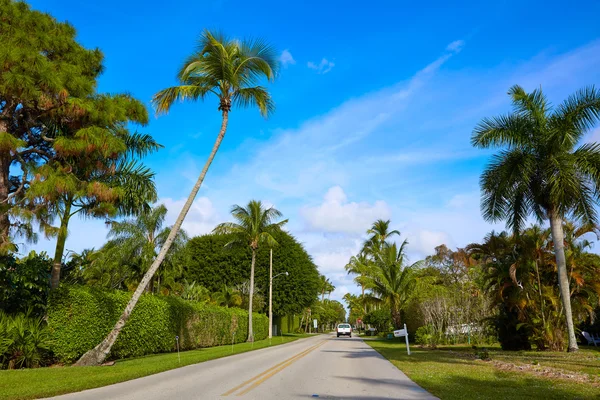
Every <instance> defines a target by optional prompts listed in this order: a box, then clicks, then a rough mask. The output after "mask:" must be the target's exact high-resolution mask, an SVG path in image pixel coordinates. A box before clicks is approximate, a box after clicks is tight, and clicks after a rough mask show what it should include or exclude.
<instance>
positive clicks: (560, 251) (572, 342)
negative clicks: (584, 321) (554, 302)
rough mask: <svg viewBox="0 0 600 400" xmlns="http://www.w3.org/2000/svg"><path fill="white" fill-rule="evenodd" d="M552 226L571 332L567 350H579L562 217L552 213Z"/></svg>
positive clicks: (564, 302) (564, 304)
mask: <svg viewBox="0 0 600 400" xmlns="http://www.w3.org/2000/svg"><path fill="white" fill-rule="evenodd" d="M550 228H551V229H552V241H553V242H554V255H555V257H556V268H557V270H558V287H559V289H560V298H561V300H562V305H563V309H564V311H565V318H566V319H567V332H568V334H569V348H568V349H567V351H577V350H579V347H578V346H577V340H576V339H575V329H574V326H573V314H572V312H571V294H570V291H569V278H568V276H567V261H566V258H565V242H564V234H563V227H562V218H561V217H560V216H557V215H554V214H552V215H550Z"/></svg>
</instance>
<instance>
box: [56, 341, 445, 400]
mask: <svg viewBox="0 0 600 400" xmlns="http://www.w3.org/2000/svg"><path fill="white" fill-rule="evenodd" d="M273 340H277V339H276V338H275V339H273ZM105 368H109V367H105ZM226 397H232V398H233V397H242V398H245V399H261V400H271V399H273V400H274V399H277V400H279V399H308V398H322V399H359V400H372V399H435V397H433V396H432V395H430V394H429V393H428V392H426V391H425V390H423V389H422V388H421V387H419V386H418V385H417V384H415V383H414V382H412V381H411V380H410V379H408V378H407V377H406V375H404V374H403V373H402V372H401V371H399V370H398V369H397V368H396V367H394V366H393V365H392V364H391V363H390V362H389V361H387V360H386V359H385V358H383V357H382V356H381V355H379V353H377V352H376V351H375V350H373V349H372V348H371V347H370V346H368V345H367V344H365V343H364V342H363V341H362V340H361V339H359V338H356V337H353V338H344V337H341V338H336V337H335V335H320V336H316V337H311V338H308V339H301V340H297V341H295V342H292V343H288V344H284V345H280V346H276V347H271V348H267V349H261V350H256V351H253V352H248V353H244V354H238V355H234V356H231V357H226V358H221V359H218V360H212V361H207V362H204V363H200V364H195V365H189V366H187V367H182V368H178V369H174V370H171V371H167V372H162V373H160V374H156V375H151V376H147V377H144V378H139V379H135V380H132V381H128V382H123V383H118V384H116V385H111V386H106V387H103V388H98V389H92V390H86V391H83V392H79V393H72V394H68V395H65V396H60V397H56V398H57V399H84V400H88V399H89V400H100V399H102V400H103V399H114V400H121V399H122V400H153V399H186V400H187V399H217V398H226Z"/></svg>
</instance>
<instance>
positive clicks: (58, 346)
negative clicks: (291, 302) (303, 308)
mask: <svg viewBox="0 0 600 400" xmlns="http://www.w3.org/2000/svg"><path fill="white" fill-rule="evenodd" d="M130 297H131V293H128V292H122V291H106V290H100V289H94V288H92V289H91V288H86V287H61V288H60V289H59V290H56V291H54V293H52V295H51V297H50V302H49V306H48V328H49V329H50V332H51V334H52V336H53V338H54V342H55V344H54V346H53V351H54V355H55V357H56V358H57V359H58V360H60V361H61V362H66V363H70V362H73V361H75V360H77V359H78V358H79V357H80V356H81V355H82V354H83V353H85V352H86V351H87V350H89V349H91V348H93V347H94V346H96V345H97V344H98V343H100V341H101V340H102V339H103V338H104V337H105V336H106V335H107V334H108V332H110V330H111V329H112V328H113V326H114V324H115V322H116V321H117V320H118V318H119V316H120V315H121V312H122V311H123V309H124V308H125V305H126V304H127V302H128V301H129V298H130ZM253 322H254V335H255V338H256V340H262V339H265V338H266V337H267V335H268V329H269V328H268V326H269V320H268V318H267V317H266V316H265V315H262V314H257V313H254V318H253ZM234 332H235V336H234ZM175 336H179V346H180V349H182V350H189V349H195V348H199V347H211V346H219V345H224V344H231V340H232V338H233V339H234V342H235V343H240V342H244V341H245V340H246V339H247V337H248V313H247V312H246V311H244V310H241V309H238V308H225V307H217V306H212V305H206V304H200V303H196V302H192V301H187V300H182V299H180V298H176V297H164V296H153V295H150V294H144V295H142V297H141V298H140V301H139V302H138V303H137V305H136V307H135V308H134V310H133V313H132V314H131V317H130V318H129V321H127V324H126V325H125V327H124V328H123V330H122V331H121V334H120V335H119V338H118V339H117V342H116V343H115V345H114V346H113V348H112V351H111V354H110V357H111V358H112V359H118V358H126V357H135V356H141V355H145V354H152V353H161V352H169V351H174V350H175V349H176V341H175Z"/></svg>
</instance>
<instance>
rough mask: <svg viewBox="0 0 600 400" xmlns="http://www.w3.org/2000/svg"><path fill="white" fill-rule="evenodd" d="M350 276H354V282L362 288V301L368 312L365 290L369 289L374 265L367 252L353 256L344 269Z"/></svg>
mask: <svg viewBox="0 0 600 400" xmlns="http://www.w3.org/2000/svg"><path fill="white" fill-rule="evenodd" d="M344 268H345V269H346V272H347V273H348V274H354V275H356V277H355V278H354V282H356V283H357V284H358V285H359V286H360V290H361V301H363V311H364V312H365V313H366V312H367V304H366V302H364V300H365V289H367V288H368V284H369V282H370V281H369V276H370V275H372V274H373V263H372V261H371V260H370V259H369V258H368V257H367V255H366V254H365V252H360V254H358V255H357V256H352V257H351V258H350V261H349V262H348V264H346V266H345V267H344Z"/></svg>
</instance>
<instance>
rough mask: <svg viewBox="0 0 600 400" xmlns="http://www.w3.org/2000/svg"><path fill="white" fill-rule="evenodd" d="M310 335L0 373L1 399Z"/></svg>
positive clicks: (106, 381) (73, 388) (109, 380)
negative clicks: (103, 363) (96, 363)
mask: <svg viewBox="0 0 600 400" xmlns="http://www.w3.org/2000/svg"><path fill="white" fill-rule="evenodd" d="M307 336H309V335H303V334H298V335H295V334H294V335H292V334H290V335H284V336H277V337H274V338H273V339H272V341H271V343H269V340H268V339H266V340H260V341H257V342H255V343H254V344H251V343H239V344H235V345H233V352H232V349H231V348H232V346H218V347H210V348H205V349H197V350H190V351H185V352H181V362H179V360H178V357H177V353H166V354H157V355H151V356H145V357H139V358H132V359H127V360H120V361H117V362H116V364H115V365H113V366H110V367H108V366H106V367H51V368H37V369H21V370H11V371H6V370H3V371H0V399H34V398H39V397H49V396H55V395H59V394H65V393H71V392H78V391H81V390H85V389H92V388H95V387H100V386H106V385H111V384H113V383H118V382H123V381H127V380H130V379H135V378H141V377H142V376H147V375H152V374H156V373H158V372H163V371H167V370H170V369H174V368H179V367H183V366H185V365H190V364H196V363H199V362H203V361H208V360H213V359H216V358H221V357H227V356H230V355H232V354H239V353H245V352H247V351H251V350H258V349H262V348H265V347H270V346H276V345H279V344H282V343H289V342H292V341H294V340H297V339H299V338H302V337H307Z"/></svg>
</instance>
